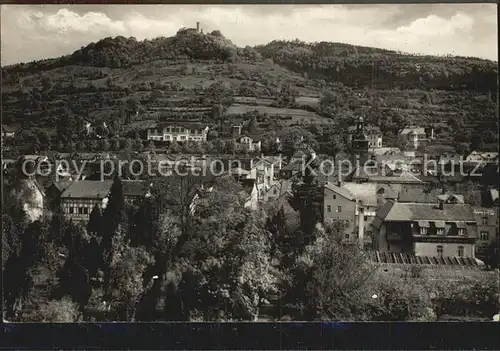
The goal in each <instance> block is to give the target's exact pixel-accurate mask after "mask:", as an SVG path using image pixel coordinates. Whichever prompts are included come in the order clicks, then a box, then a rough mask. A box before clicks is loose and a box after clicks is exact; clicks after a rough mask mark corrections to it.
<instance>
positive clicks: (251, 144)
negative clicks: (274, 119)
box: [236, 134, 262, 152]
mask: <svg viewBox="0 0 500 351" xmlns="http://www.w3.org/2000/svg"><path fill="white" fill-rule="evenodd" d="M236 142H237V143H238V144H239V145H240V146H242V147H245V148H246V149H247V150H248V151H250V152H255V151H260V150H261V148H262V141H261V140H260V136H259V135H251V134H246V135H241V136H239V137H238V138H236Z"/></svg>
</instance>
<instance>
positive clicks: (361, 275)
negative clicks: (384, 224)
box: [283, 225, 374, 320]
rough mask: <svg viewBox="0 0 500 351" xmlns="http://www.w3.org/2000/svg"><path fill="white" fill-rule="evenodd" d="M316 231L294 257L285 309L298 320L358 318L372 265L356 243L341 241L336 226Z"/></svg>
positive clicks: (366, 294) (365, 294) (361, 314)
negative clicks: (347, 243)
mask: <svg viewBox="0 0 500 351" xmlns="http://www.w3.org/2000/svg"><path fill="white" fill-rule="evenodd" d="M317 231H318V233H317V234H316V239H315V240H314V241H313V242H312V243H311V244H310V245H308V246H307V247H306V248H305V250H304V253H303V254H302V255H301V256H300V257H299V258H298V260H297V266H296V267H297V268H296V269H295V270H294V272H293V280H292V282H291V284H290V285H289V286H288V288H287V289H286V291H287V294H286V295H285V296H284V301H283V303H284V304H285V306H286V308H285V310H286V311H287V312H288V313H289V315H290V316H291V317H292V318H293V319H298V320H356V319H361V318H360V317H362V316H363V311H360V310H359V309H360V307H361V306H360V302H361V301H363V300H365V297H366V296H369V295H368V292H367V291H366V287H367V282H368V279H369V278H370V277H371V275H372V274H373V272H374V268H373V267H371V265H370V264H369V262H368V260H367V259H366V258H365V256H364V254H363V252H362V251H361V249H360V248H359V247H358V246H357V245H345V244H343V243H342V237H343V233H342V231H341V230H339V229H338V226H334V225H329V226H326V227H325V228H324V229H323V228H321V227H318V228H317ZM304 282H306V283H304ZM370 295H371V294H370Z"/></svg>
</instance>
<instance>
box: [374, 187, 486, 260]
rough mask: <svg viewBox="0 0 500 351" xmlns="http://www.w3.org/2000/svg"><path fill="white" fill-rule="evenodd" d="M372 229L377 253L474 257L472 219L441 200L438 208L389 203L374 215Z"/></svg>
mask: <svg viewBox="0 0 500 351" xmlns="http://www.w3.org/2000/svg"><path fill="white" fill-rule="evenodd" d="M445 197H447V196H445ZM373 228H374V232H375V235H374V237H375V238H376V239H375V242H374V244H375V249H376V250H378V251H380V252H389V253H414V254H415V255H417V256H438V257H470V258H474V257H475V242H476V239H477V223H476V217H475V215H474V211H473V209H472V207H471V206H469V205H466V204H456V203H455V204H451V203H446V201H443V198H441V197H440V198H439V201H438V204H432V203H399V202H392V201H389V202H387V203H386V204H385V205H384V206H382V207H381V208H380V209H379V210H378V211H377V216H376V218H375V220H374V221H373Z"/></svg>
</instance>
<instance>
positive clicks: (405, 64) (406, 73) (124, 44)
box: [2, 29, 498, 92]
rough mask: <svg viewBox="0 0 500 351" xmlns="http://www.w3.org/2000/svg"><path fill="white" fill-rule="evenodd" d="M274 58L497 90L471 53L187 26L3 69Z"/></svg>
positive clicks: (416, 82)
mask: <svg viewBox="0 0 500 351" xmlns="http://www.w3.org/2000/svg"><path fill="white" fill-rule="evenodd" d="M262 57H263V58H267V59H272V60H273V61H274V63H276V64H279V65H283V66H285V67H287V68H289V69H291V70H294V71H296V72H299V73H301V74H304V75H307V76H308V77H309V78H312V79H324V80H326V81H336V82H341V83H343V84H344V85H346V86H351V87H356V88H363V87H365V86H366V87H377V88H394V87H399V88H402V89H412V88H420V89H421V88H424V89H426V88H427V89H430V88H434V89H443V90H463V89H467V90H477V91H483V92H486V91H496V87H497V75H498V64H497V62H493V61H488V60H482V59H478V58H471V57H452V56H447V57H436V56H418V55H410V54H403V53H399V52H394V51H389V50H383V49H376V48H369V47H361V46H354V45H348V44H341V43H329V42H320V43H304V42H301V41H298V40H295V41H273V42H271V43H269V44H267V45H261V46H257V47H254V48H252V47H248V46H247V47H245V48H239V47H237V46H235V45H234V44H233V43H232V42H231V41H230V40H228V39H226V38H225V37H223V36H222V34H221V33H220V32H219V31H213V32H212V33H209V34H203V33H198V32H196V30H195V29H181V30H179V32H178V33H177V34H176V35H175V36H173V37H169V38H165V37H160V38H156V39H153V40H144V41H137V40H136V39H135V38H124V37H116V38H114V39H113V38H105V39H103V40H100V41H99V42H97V43H91V44H89V45H88V46H86V47H82V48H81V49H80V50H77V51H75V52H74V53H73V54H71V55H67V56H63V57H60V58H56V59H49V60H42V61H37V62H31V63H29V64H18V65H12V66H8V67H5V68H4V69H2V76H3V78H4V79H7V80H9V78H11V77H12V76H17V75H23V74H30V73H36V72H39V71H40V70H50V69H54V68H59V67H63V66H68V65H81V66H93V67H109V68H123V67H130V66H132V65H135V64H142V63H147V62H151V61H155V60H165V59H166V60H176V59H180V58H188V59H190V60H217V61H223V62H226V61H230V62H235V61H247V62H248V61H250V62H252V61H259V60H261V59H262Z"/></svg>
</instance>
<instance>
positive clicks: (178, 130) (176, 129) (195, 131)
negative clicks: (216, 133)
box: [152, 127, 203, 134]
mask: <svg viewBox="0 0 500 351" xmlns="http://www.w3.org/2000/svg"><path fill="white" fill-rule="evenodd" d="M164 131H165V132H167V133H187V132H189V133H191V134H202V133H203V131H201V130H198V129H185V128H179V127H167V128H165V129H164ZM158 133H159V132H158V129H153V132H152V134H158Z"/></svg>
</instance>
